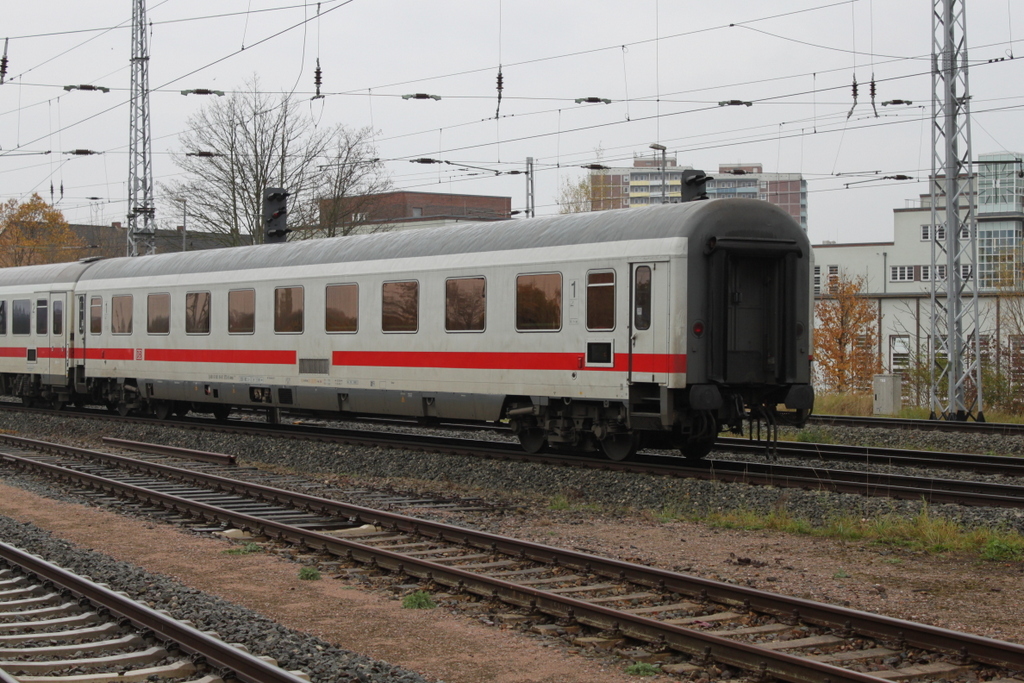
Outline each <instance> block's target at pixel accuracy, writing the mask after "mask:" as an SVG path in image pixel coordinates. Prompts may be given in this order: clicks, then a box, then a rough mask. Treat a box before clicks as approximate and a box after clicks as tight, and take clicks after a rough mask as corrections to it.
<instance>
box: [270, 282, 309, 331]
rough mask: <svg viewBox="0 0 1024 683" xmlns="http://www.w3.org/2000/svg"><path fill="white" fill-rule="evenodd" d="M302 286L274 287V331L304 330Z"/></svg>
mask: <svg viewBox="0 0 1024 683" xmlns="http://www.w3.org/2000/svg"><path fill="white" fill-rule="evenodd" d="M302 315H303V300H302V287H277V288H275V289H274V332H287V333H298V332H302Z"/></svg>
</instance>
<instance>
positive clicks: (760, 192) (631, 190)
mask: <svg viewBox="0 0 1024 683" xmlns="http://www.w3.org/2000/svg"><path fill="white" fill-rule="evenodd" d="M664 162H665V165H664V170H663V169H662V157H661V156H660V155H657V154H655V155H653V156H639V157H636V158H635V159H634V160H633V166H632V167H616V168H608V169H601V170H596V171H591V173H590V186H591V205H592V207H593V209H594V210H595V211H605V210H608V209H624V208H629V207H635V206H647V205H649V204H662V203H676V202H678V201H679V200H680V197H682V189H683V180H684V175H685V173H684V172H685V171H689V170H692V168H691V167H690V166H685V167H680V166H678V165H677V163H678V162H677V159H676V156H675V155H672V156H668V155H666V157H665V159H664ZM705 190H706V191H707V195H708V197H709V198H712V199H715V198H724V197H745V198H748V199H761V200H764V201H767V202H771V203H772V204H775V205H777V206H779V207H781V208H783V209H784V210H785V211H786V212H787V213H788V214H789V215H791V216H792V217H793V218H794V219H795V220H796V221H797V222H798V223H800V225H801V226H802V227H803V229H804V230H807V181H806V180H804V179H803V176H802V175H800V174H799V173H765V172H764V169H763V167H762V165H761V164H759V163H754V164H723V165H720V166H719V167H718V175H717V176H714V177H712V178H711V179H709V180H708V181H707V183H706V184H705Z"/></svg>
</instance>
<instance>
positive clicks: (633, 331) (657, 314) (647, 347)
mask: <svg viewBox="0 0 1024 683" xmlns="http://www.w3.org/2000/svg"><path fill="white" fill-rule="evenodd" d="M668 266H669V264H668V261H664V262H653V261H652V262H647V263H633V264H631V268H630V270H631V276H632V277H631V278H630V292H629V296H630V302H631V303H632V308H631V310H630V316H629V328H630V329H629V333H630V344H629V381H630V382H631V383H635V382H657V381H660V380H659V379H658V377H657V375H658V374H664V373H666V372H668V364H667V359H668V334H669V320H668V282H669V277H668Z"/></svg>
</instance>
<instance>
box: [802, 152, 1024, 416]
mask: <svg viewBox="0 0 1024 683" xmlns="http://www.w3.org/2000/svg"><path fill="white" fill-rule="evenodd" d="M975 169H976V173H975V181H974V183H973V185H974V188H975V190H974V191H973V192H972V193H971V197H972V200H973V201H974V202H975V217H976V222H977V230H978V256H977V271H978V272H977V273H971V272H969V267H968V266H967V265H963V266H962V268H963V269H964V272H963V273H962V275H963V277H965V278H975V277H977V281H976V284H977V289H978V294H979V307H980V327H981V329H980V330H979V334H980V338H979V339H980V346H981V353H982V355H983V361H985V362H987V363H988V366H989V367H990V368H992V369H994V370H997V371H999V372H1001V373H1008V374H1009V376H1010V379H1011V381H1012V382H1013V383H1014V384H1016V385H1018V386H1024V286H1022V285H1024V261H1022V258H1021V256H1022V253H1024V173H1022V168H1021V155H1019V154H984V155H981V156H980V157H979V159H978V161H977V162H975ZM940 208H941V200H940ZM937 232H938V234H933V226H932V216H931V199H930V197H929V196H927V195H922V196H921V197H920V199H919V200H918V201H915V202H914V203H913V205H912V206H908V207H904V208H898V209H895V210H894V211H893V239H892V241H888V242H871V243H859V244H818V245H814V247H813V249H814V260H815V266H814V289H815V294H816V295H818V297H819V298H820V296H821V295H823V294H825V295H827V293H828V289H829V285H830V283H832V282H835V281H836V280H837V279H838V278H840V277H846V278H862V279H863V284H864V286H863V289H862V292H863V295H864V296H867V297H869V298H870V299H872V300H874V301H875V302H876V303H877V306H878V315H879V320H878V331H879V334H878V348H877V349H876V352H877V354H878V357H879V359H880V361H881V363H882V366H883V368H884V369H885V371H886V372H907V371H908V370H909V369H910V368H911V366H912V365H913V364H914V363H915V362H920V361H922V360H924V359H926V358H927V357H928V351H929V348H930V343H931V342H930V335H931V287H932V278H938V279H940V280H944V279H945V278H946V272H945V270H946V266H943V265H939V266H937V267H936V269H935V270H936V272H932V265H931V261H932V251H931V250H932V239H933V237H934V238H936V239H938V240H945V238H946V236H945V234H944V228H942V227H939V229H938V231H937ZM910 398H913V399H914V400H917V401H920V400H921V397H917V396H911V397H910Z"/></svg>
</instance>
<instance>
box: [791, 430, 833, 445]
mask: <svg viewBox="0 0 1024 683" xmlns="http://www.w3.org/2000/svg"><path fill="white" fill-rule="evenodd" d="M794 440H795V441H798V442H800V443H834V442H835V439H833V438H832V436H831V435H830V434H828V433H827V432H826V431H825V430H824V429H822V428H821V427H807V428H806V429H801V430H800V431H799V432H797V433H796V437H795V438H794Z"/></svg>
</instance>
